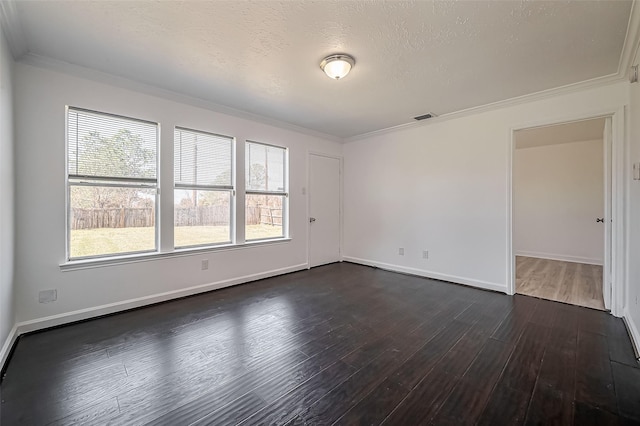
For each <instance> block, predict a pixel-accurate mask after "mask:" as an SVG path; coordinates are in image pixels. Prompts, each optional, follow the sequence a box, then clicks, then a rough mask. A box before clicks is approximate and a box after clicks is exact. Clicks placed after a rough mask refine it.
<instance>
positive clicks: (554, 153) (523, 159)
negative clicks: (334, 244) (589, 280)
mask: <svg viewBox="0 0 640 426" xmlns="http://www.w3.org/2000/svg"><path fill="white" fill-rule="evenodd" d="M598 217H604V152H603V143H602V139H600V140H592V141H582V142H572V143H563V144H554V145H545V146H538V147H532V148H520V149H516V150H515V153H514V159H513V226H514V227H513V244H514V250H515V252H516V255H519V256H532V257H542V258H545V259H556V260H565V261H570V262H582V263H591V264H596V265H602V262H603V261H604V224H603V223H597V222H596V218H598Z"/></svg>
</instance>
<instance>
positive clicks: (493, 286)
mask: <svg viewBox="0 0 640 426" xmlns="http://www.w3.org/2000/svg"><path fill="white" fill-rule="evenodd" d="M342 260H343V261H345V262H351V263H358V264H360V265H367V266H374V267H376V268H380V269H384V270H387V271H392V272H401V273H404V274H411V275H417V276H420V277H425V278H432V279H435V280H440V281H448V282H452V283H455V284H463V285H467V286H470V287H477V288H481V289H484V290H491V291H497V292H500V293H506V292H507V286H505V285H503V284H497V283H492V282H488V281H481V280H475V279H472V278H464V277H458V276H456V275H448V274H441V273H439V272H433V271H427V270H425V269H418V268H410V267H408V266H400V265H393V264H391V263H383V262H378V261H375V260H368V259H360V258H357V257H351V256H344V257H343V258H342Z"/></svg>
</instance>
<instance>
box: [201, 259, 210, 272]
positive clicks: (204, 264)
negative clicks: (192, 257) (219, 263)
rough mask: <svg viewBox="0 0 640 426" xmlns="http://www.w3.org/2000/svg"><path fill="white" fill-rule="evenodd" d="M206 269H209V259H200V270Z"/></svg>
mask: <svg viewBox="0 0 640 426" xmlns="http://www.w3.org/2000/svg"><path fill="white" fill-rule="evenodd" d="M207 269H209V260H208V259H205V260H203V261H202V270H203V271H206V270H207Z"/></svg>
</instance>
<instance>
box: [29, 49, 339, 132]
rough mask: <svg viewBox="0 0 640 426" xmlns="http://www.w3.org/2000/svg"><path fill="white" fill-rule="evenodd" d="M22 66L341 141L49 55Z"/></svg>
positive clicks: (296, 126)
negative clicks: (55, 72) (59, 73)
mask: <svg viewBox="0 0 640 426" xmlns="http://www.w3.org/2000/svg"><path fill="white" fill-rule="evenodd" d="M18 62H20V63H23V64H27V65H32V66H35V67H38V68H44V69H49V70H52V71H57V72H61V73H63V74H68V75H73V76H75V77H79V78H83V79H86V80H91V81H95V82H97V83H103V84H109V85H111V86H116V87H120V88H123V89H128V90H132V91H135V92H139V93H144V94H146V95H150V96H156V97H159V98H163V99H167V100H170V101H174V102H179V103H182V104H186V105H191V106H195V107H198V108H203V109H207V110H209V111H214V112H218V113H221V114H226V115H230V116H232V117H236V118H242V119H245V120H251V121H254V122H258V123H261V124H266V125H269V126H273V127H277V128H280V129H284V130H290V131H293V132H297V133H302V134H305V135H307V136H313V137H316V138H321V139H325V140H329V141H332V142H338V143H342V142H343V139H342V138H340V137H338V136H335V135H330V134H328V133H322V132H318V131H316V130H312V129H307V128H306V127H302V126H298V125H295V124H292V123H287V122H285V121H280V120H277V119H275V118H270V117H265V116H262V115H258V114H253V113H250V112H246V111H242V110H239V109H235V108H231V107H228V106H225V105H221V104H217V103H215V102H211V101H208V100H206V99H202V98H198V97H194V96H189V95H185V94H182V93H178V92H174V91H172V90H167V89H163V88H161V87H158V86H154V85H151V84H147V83H143V82H140V81H136V80H131V79H128V78H125V77H120V76H117V75H113V74H109V73H105V72H102V71H98V70H96V69H93V68H87V67H83V66H80V65H76V64H71V63H69V62H65V61H60V60H57V59H53V58H50V57H48V56H42V55H37V54H34V53H31V52H28V53H26V54H24V55H23V56H22V57H21V58H20V60H19V61H18Z"/></svg>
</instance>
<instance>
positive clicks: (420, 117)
mask: <svg viewBox="0 0 640 426" xmlns="http://www.w3.org/2000/svg"><path fill="white" fill-rule="evenodd" d="M432 117H436V115H435V114H434V113H432V112H428V113H426V114H423V115H419V116H417V117H413V119H414V120H418V121H420V120H426V119H427V118H432Z"/></svg>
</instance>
